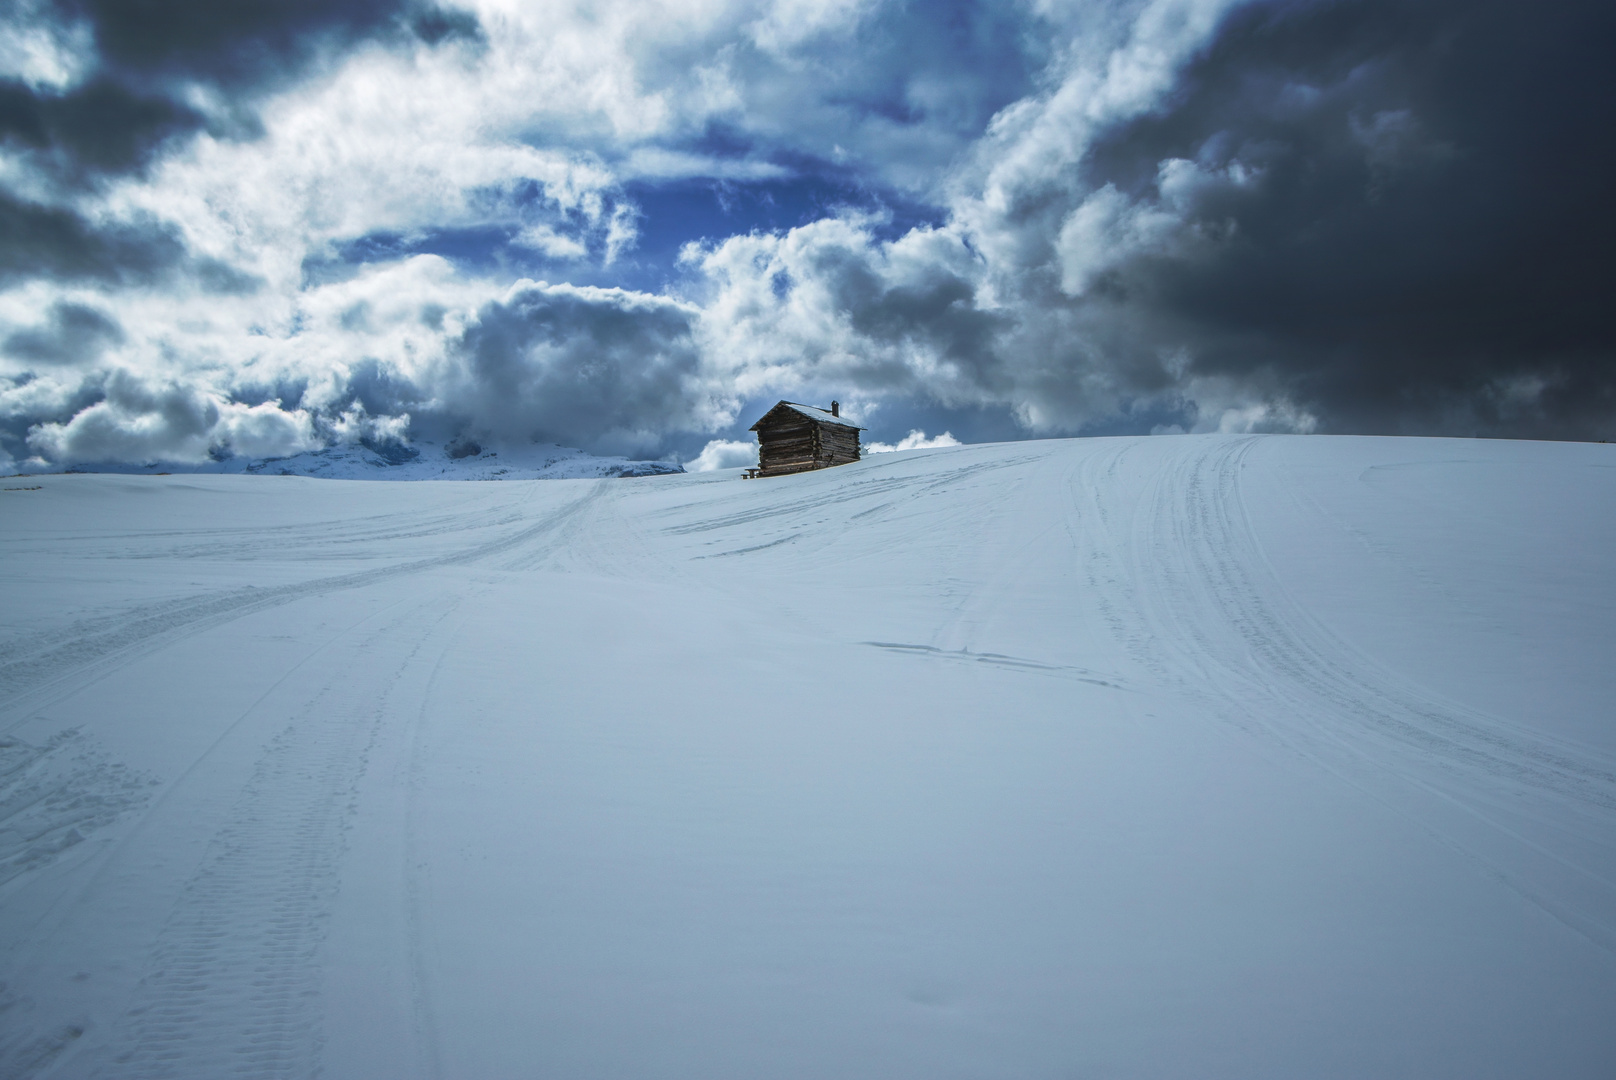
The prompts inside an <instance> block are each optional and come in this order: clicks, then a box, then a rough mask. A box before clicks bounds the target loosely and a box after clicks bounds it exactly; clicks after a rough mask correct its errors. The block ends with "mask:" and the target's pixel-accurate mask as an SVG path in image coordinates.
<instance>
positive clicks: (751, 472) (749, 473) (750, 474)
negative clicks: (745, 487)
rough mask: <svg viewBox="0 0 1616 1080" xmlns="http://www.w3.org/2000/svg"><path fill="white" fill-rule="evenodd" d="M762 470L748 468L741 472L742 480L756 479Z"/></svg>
mask: <svg viewBox="0 0 1616 1080" xmlns="http://www.w3.org/2000/svg"><path fill="white" fill-rule="evenodd" d="M760 471H761V470H758V469H747V470H746V471H745V472H744V473H742V474H741V479H742V480H756V479H757V474H758V473H759V472H760Z"/></svg>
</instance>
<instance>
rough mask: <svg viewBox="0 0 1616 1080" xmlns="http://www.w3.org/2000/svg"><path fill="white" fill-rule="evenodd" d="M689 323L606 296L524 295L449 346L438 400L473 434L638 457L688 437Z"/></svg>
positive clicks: (691, 402)
mask: <svg viewBox="0 0 1616 1080" xmlns="http://www.w3.org/2000/svg"><path fill="white" fill-rule="evenodd" d="M694 320H695V313H694V312H693V311H692V310H691V309H689V308H686V307H684V306H682V305H679V304H677V303H674V302H672V301H669V300H665V299H661V298H657V297H650V296H646V295H644V294H632V293H624V292H620V291H617V290H610V289H575V288H572V287H569V286H555V287H545V286H543V285H538V286H532V287H528V288H523V289H520V290H518V291H517V292H515V293H514V294H513V295H511V296H509V297H507V298H505V299H504V300H500V301H496V302H493V303H489V304H486V305H484V306H483V307H482V308H481V309H480V310H479V311H478V312H477V315H476V318H475V320H474V321H473V322H472V323H471V324H470V325H469V326H468V327H467V329H466V330H465V332H464V333H463V334H462V335H460V336H459V338H458V340H456V341H455V342H454V343H453V351H454V352H455V354H456V355H457V356H458V357H459V358H460V360H461V362H462V363H463V365H464V377H463V378H462V379H461V380H459V382H458V385H454V386H451V387H443V388H441V389H440V391H439V400H441V401H443V402H444V403H445V405H446V406H447V408H448V410H449V411H450V412H452V413H455V414H458V415H459V416H461V417H464V418H465V419H466V420H467V421H468V422H469V423H471V424H472V425H473V426H474V427H475V428H476V430H477V433H478V434H494V435H500V436H506V437H514V438H533V439H537V440H539V441H542V442H559V443H563V444H565V445H567V446H579V447H583V448H585V449H590V450H597V451H603V452H624V451H629V452H632V451H636V450H640V449H644V448H646V447H649V446H652V445H655V444H657V443H658V442H660V440H661V438H662V436H663V433H665V432H668V431H676V430H679V429H681V428H685V429H689V428H692V427H694V424H693V423H692V422H691V419H690V418H691V416H692V414H693V412H694V410H695V409H696V408H697V407H698V405H699V398H700V391H699V389H698V388H697V387H696V374H697V369H698V367H699V364H700V359H699V355H698V352H697V348H696V344H695V341H694V338H693V329H694V325H693V324H694Z"/></svg>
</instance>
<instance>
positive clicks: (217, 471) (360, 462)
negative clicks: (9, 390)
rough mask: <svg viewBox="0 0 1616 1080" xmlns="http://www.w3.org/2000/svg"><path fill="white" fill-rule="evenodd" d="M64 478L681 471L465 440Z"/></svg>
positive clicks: (592, 475) (103, 467) (115, 467)
mask: <svg viewBox="0 0 1616 1080" xmlns="http://www.w3.org/2000/svg"><path fill="white" fill-rule="evenodd" d="M53 471H62V472H72V473H122V474H134V475H147V476H154V475H172V474H176V473H177V474H182V475H190V474H203V475H210V474H211V475H247V476H255V475H256V476H311V477H319V478H320V479H324V480H588V479H603V478H608V477H632V476H662V475H667V474H670V473H681V472H684V471H685V470H684V466H682V465H680V464H678V463H677V462H671V461H643V460H638V459H635V458H625V457H600V456H597V455H594V454H588V453H585V452H584V451H582V450H576V449H573V448H571V447H565V446H555V445H548V444H529V445H510V444H502V445H500V446H497V447H494V446H488V447H485V446H482V445H480V444H478V443H476V442H473V441H470V440H467V439H455V440H451V441H449V442H447V443H438V442H436V441H433V440H417V441H415V442H412V443H402V442H377V441H371V440H361V441H359V442H353V443H338V444H334V445H332V446H328V447H325V448H324V449H320V450H311V451H308V452H307V453H302V454H294V455H292V456H291V457H279V458H251V457H240V456H228V457H222V458H220V459H219V460H216V461H207V462H203V463H202V464H198V465H177V464H174V463H171V462H162V461H154V462H150V463H148V464H145V465H128V464H99V465H97V464H88V465H75V466H69V467H66V468H63V469H60V470H53Z"/></svg>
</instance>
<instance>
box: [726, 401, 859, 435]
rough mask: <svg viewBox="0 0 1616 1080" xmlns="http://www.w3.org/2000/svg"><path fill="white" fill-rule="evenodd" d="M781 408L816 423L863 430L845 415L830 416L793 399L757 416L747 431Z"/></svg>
mask: <svg viewBox="0 0 1616 1080" xmlns="http://www.w3.org/2000/svg"><path fill="white" fill-rule="evenodd" d="M781 408H786V409H791V410H792V411H794V412H798V413H801V414H802V415H803V416H806V417H807V418H808V419H810V420H814V421H817V422H818V423H821V424H835V425H836V426H837V427H845V428H852V429H853V430H854V431H863V430H864V428H862V427H860V426H859V425H858V424H855V423H853V421H851V420H849V419H848V418H847V417H845V416H832V415H831V414H830V412H829V410H826V409H816V408H814V407H813V406H812V405H799V404H798V403H797V402H795V401H782V402H780V403H779V404H778V405H776V406H775V407H774V408H773V409H770V410H769V411H768V412H766V413H764V414H763V415H762V416H761V417H759V418H758V422H757V423H756V424H753V425H752V426H751V427H750V428H748V429H747V430H748V431H756V430H757V429H758V427H759V426H760V425H761V424H762V423H763V421H765V420H767V419H768V418H769V417H771V416H773V415H774V414H775V412H776V411H777V410H779V409H781Z"/></svg>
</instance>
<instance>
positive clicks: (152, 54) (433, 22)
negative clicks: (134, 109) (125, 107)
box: [56, 0, 476, 88]
mask: <svg viewBox="0 0 1616 1080" xmlns="http://www.w3.org/2000/svg"><path fill="white" fill-rule="evenodd" d="M56 10H57V11H58V12H59V13H60V14H61V15H62V16H63V18H64V21H66V20H69V19H72V18H74V17H78V18H82V19H85V20H87V21H88V22H89V23H90V24H91V25H92V26H93V28H94V34H95V42H96V46H97V48H98V50H99V52H100V54H101V57H102V60H103V61H104V62H105V63H106V64H107V65H108V66H109V67H111V68H113V69H114V70H117V71H120V72H123V73H126V74H128V75H131V76H136V75H138V76H145V77H149V78H158V79H169V78H174V77H178V78H186V79H199V80H203V81H207V82H211V83H214V84H216V85H219V86H226V87H234V88H243V87H250V86H254V85H257V84H262V83H278V82H281V81H283V80H285V79H288V78H291V77H294V76H295V75H296V74H298V73H299V72H300V69H301V68H302V67H303V66H304V65H305V64H306V63H307V62H308V61H310V60H311V59H312V58H313V57H314V56H315V55H316V54H317V53H318V51H319V50H320V49H322V48H330V49H340V48H341V47H343V46H345V45H349V44H352V43H353V42H355V41H358V40H360V39H362V38H366V37H372V36H377V35H380V34H386V33H391V32H396V31H397V30H398V29H399V28H400V27H401V26H404V25H408V24H413V26H414V28H415V29H416V32H417V33H418V34H419V35H420V36H421V37H422V38H423V39H424V40H427V41H428V42H429V43H435V42H437V41H440V40H442V39H444V38H446V37H449V36H452V35H454V34H457V33H458V34H468V33H470V34H474V33H475V27H476V20H475V18H473V17H471V16H469V15H467V14H465V13H463V12H458V11H453V10H442V9H439V8H438V7H436V6H435V5H430V4H416V3H411V2H410V0H232V2H230V3H219V2H217V0H133V2H132V0H58V3H57V4H56Z"/></svg>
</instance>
